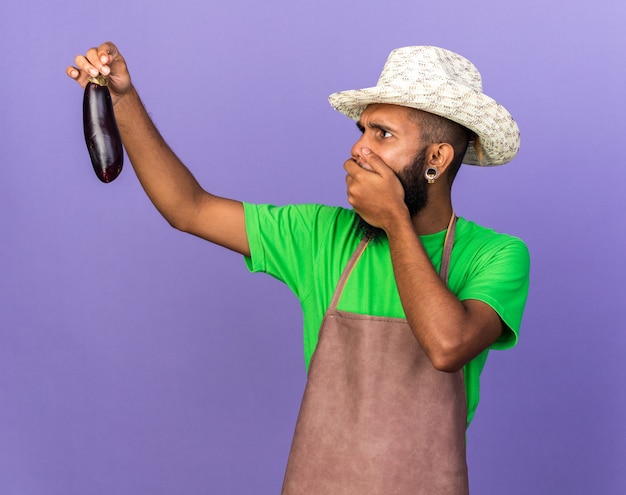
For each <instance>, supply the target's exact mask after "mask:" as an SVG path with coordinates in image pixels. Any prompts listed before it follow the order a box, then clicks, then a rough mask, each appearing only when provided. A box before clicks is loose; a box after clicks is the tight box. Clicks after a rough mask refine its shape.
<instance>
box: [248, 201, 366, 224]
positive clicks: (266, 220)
mask: <svg viewBox="0 0 626 495" xmlns="http://www.w3.org/2000/svg"><path fill="white" fill-rule="evenodd" d="M244 211H245V214H246V220H247V224H248V227H249V228H250V227H251V226H252V225H253V224H258V225H259V226H261V227H269V226H270V225H272V224H275V225H277V226H278V227H280V228H286V227H290V228H295V229H313V228H316V226H317V228H319V227H322V228H323V227H324V226H330V225H333V224H338V225H342V226H352V225H353V223H354V217H355V213H354V212H353V211H352V210H348V209H346V208H342V207H339V206H327V205H322V204H314V203H310V204H290V205H282V206H276V205H272V204H252V203H244Z"/></svg>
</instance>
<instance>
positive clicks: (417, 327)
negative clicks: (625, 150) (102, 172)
mask: <svg viewBox="0 0 626 495" xmlns="http://www.w3.org/2000/svg"><path fill="white" fill-rule="evenodd" d="M67 73H68V75H69V76H70V77H71V78H73V79H75V80H76V81H77V82H78V83H79V84H80V85H81V86H84V85H85V84H86V82H87V80H88V78H89V77H90V76H96V75H97V74H98V73H101V74H103V75H104V76H106V77H108V79H109V88H110V90H111V94H112V97H113V101H114V105H115V113H116V117H117V120H118V125H119V127H120V132H121V135H122V139H123V142H124V145H125V147H126V151H127V153H128V156H129V157H130V160H131V162H132V164H133V167H134V169H135V171H136V173H137V176H138V178H139V180H140V181H141V183H142V185H143V187H144V189H145V191H146V193H147V194H148V196H149V197H150V199H151V200H152V201H153V203H154V204H155V206H156V207H157V209H158V210H159V211H160V212H161V214H163V216H164V217H165V218H166V219H167V220H168V221H169V222H170V224H171V225H172V226H173V227H175V228H177V229H180V230H183V231H186V232H189V233H192V234H194V235H197V236H200V237H203V238H205V239H207V240H209V241H211V242H214V243H217V244H220V245H222V246H225V247H227V248H229V249H232V250H235V251H237V252H239V253H241V254H243V255H244V256H245V257H246V258H245V259H246V262H247V264H248V266H249V268H250V269H251V270H253V271H263V272H266V273H269V274H271V275H273V276H275V277H277V278H279V279H280V280H283V281H284V282H285V283H286V284H287V285H288V286H289V287H290V288H291V289H292V290H293V291H294V293H295V294H296V295H297V296H298V297H299V299H300V301H301V303H302V307H303V310H304V326H305V334H304V335H305V338H304V347H305V356H306V364H307V367H308V380H307V386H306V388H305V392H304V397H303V400H302V406H301V410H300V414H299V417H298V421H297V426H296V432H295V434H294V440H293V444H292V448H291V452H290V456H289V461H288V465H287V471H286V474H285V481H284V485H283V493H285V494H300V493H302V494H325V493H328V494H331V493H332V494H337V493H342V494H370V493H371V494H389V493H394V494H403V493H427V494H434V493H437V494H463V493H467V491H468V482H467V466H466V461H465V429H466V426H467V425H468V424H469V422H470V420H471V418H472V416H473V414H474V411H475V409H476V406H477V404H478V391H479V376H480V373H481V371H482V369H483V366H484V364H485V360H486V358H487V354H488V351H489V350H490V349H505V348H509V347H512V346H514V345H515V343H516V341H517V334H518V331H519V326H520V322H521V318H522V312H523V308H524V305H525V301H526V295H527V291H528V272H529V258H528V251H527V249H526V247H525V245H524V244H523V242H522V241H520V240H519V239H516V238H513V237H510V236H507V235H503V234H498V233H496V232H494V231H492V230H489V229H486V228H484V227H480V226H478V225H476V224H474V223H473V222H470V221H467V220H465V219H463V218H457V216H456V215H455V214H454V211H453V208H452V202H451V186H452V182H453V180H454V176H455V174H456V172H457V171H458V168H459V166H460V165H461V163H468V164H475V165H500V164H504V163H507V162H508V161H510V160H512V159H513V158H514V157H515V155H516V154H517V151H518V148H519V131H518V128H517V125H516V123H515V121H514V120H513V119H512V118H511V116H510V115H509V113H508V112H507V111H506V110H505V109H504V108H503V107H502V106H501V105H499V104H498V103H496V102H495V101H494V100H492V99H491V98H489V97H488V96H486V95H484V94H483V93H482V83H481V78H480V74H479V73H478V71H477V70H476V68H475V67H474V66H473V65H472V64H471V63H470V62H469V61H468V60H466V59H464V58H463V57H461V56H459V55H457V54H455V53H452V52H450V51H447V50H444V49H441V48H436V47H428V46H418V47H406V48H400V49H398V50H394V51H393V52H392V53H391V54H390V55H389V58H388V60H387V63H386V64H385V67H384V68H383V71H382V73H381V76H380V79H379V81H378V83H377V85H376V86H375V87H373V88H367V89H363V90H357V91H345V92H341V93H335V94H333V95H331V96H330V102H331V104H332V105H333V106H334V107H335V108H336V109H337V110H339V111H340V112H342V113H344V114H345V115H347V116H349V117H350V118H352V119H354V120H356V121H357V125H358V127H359V129H360V130H361V131H362V136H361V138H360V139H359V140H358V141H357V142H356V143H355V144H354V146H353V147H352V150H351V156H350V159H348V160H347V161H346V162H345V164H344V168H345V170H346V173H347V175H346V184H347V191H348V200H349V202H350V204H351V205H352V206H353V210H347V209H343V208H337V207H327V206H323V205H289V206H284V207H274V206H271V205H252V204H247V203H241V202H238V201H233V200H230V199H225V198H221V197H218V196H215V195H213V194H210V193H208V192H206V191H204V190H203V189H202V188H201V187H200V185H199V184H198V183H197V182H196V180H195V179H194V178H193V176H192V175H191V173H190V172H189V171H188V170H187V168H186V167H185V166H184V165H183V164H182V163H181V162H180V161H179V160H178V158H177V157H176V156H175V154H174V153H173V152H172V151H171V150H170V148H169V147H168V146H167V144H166V143H165V141H164V140H163V138H162V137H161V136H160V135H159V133H158V131H157V130H156V129H155V127H154V125H153V124H152V122H151V120H150V118H149V117H148V115H147V113H146V111H145V109H144V107H143V105H142V103H141V101H140V99H139V96H138V95H137V92H136V91H135V89H134V87H133V85H132V83H131V80H130V76H129V73H128V70H127V68H126V63H125V61H124V58H123V57H122V55H121V54H120V52H119V51H118V49H117V48H116V47H115V45H113V44H112V43H105V44H103V45H101V46H100V47H98V48H92V49H90V50H89V51H88V52H87V54H86V55H85V56H82V55H80V56H77V57H76V59H75V67H68V69H67Z"/></svg>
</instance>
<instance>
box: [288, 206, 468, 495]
mask: <svg viewBox="0 0 626 495" xmlns="http://www.w3.org/2000/svg"><path fill="white" fill-rule="evenodd" d="M455 220H456V218H455V217H454V216H453V218H452V220H451V222H450V225H449V226H448V234H447V235H446V242H445V246H444V253H443V257H442V265H441V270H440V275H441V277H442V279H443V280H444V281H447V270H448V264H449V259H450V252H451V250H452V243H453V237H454V227H455ZM367 243H368V240H367V239H364V240H363V241H361V243H360V244H359V246H358V247H357V249H356V251H355V252H354V254H353V255H352V257H351V258H350V261H349V262H348V265H347V266H346V268H345V269H344V271H343V273H342V276H341V279H340V280H339V283H338V284H337V287H336V289H335V293H334V295H333V299H332V301H331V304H330V306H329V308H328V310H327V312H326V314H325V315H324V320H323V322H322V326H321V328H320V332H319V341H318V344H317V347H316V350H315V352H314V354H313V356H312V358H311V362H310V365H309V373H308V378H307V385H306V387H305V390H304V396H303V399H302V404H301V407H300V413H299V415H298V420H297V423H296V429H295V433H294V438H293V443H292V446H291V451H290V454H289V459H288V462H287V469H286V473H285V479H284V482H283V489H282V494H283V495H325V494H328V495H331V494H332V495H352V494H354V495H370V494H371V495H374V494H376V495H378V494H380V495H403V494H424V495H439V494H441V495H443V494H445V495H464V494H467V493H469V488H468V479H467V464H466V459H465V450H466V449H465V429H466V422H467V408H466V400H465V388H464V383H463V374H462V371H459V372H457V373H445V372H441V371H438V370H436V369H435V368H434V367H433V366H432V364H431V362H430V360H429V359H428V356H427V355H426V354H425V353H424V351H423V349H422V348H421V346H420V345H419V343H418V342H417V339H416V338H415V336H414V335H413V332H412V331H411V328H410V327H409V324H408V323H407V321H406V320H405V319H402V318H382V317H373V316H367V315H360V314H354V313H348V312H344V311H339V310H337V303H338V301H339V298H340V296H341V293H342V291H343V288H344V286H345V284H346V281H347V280H348V277H349V275H350V272H351V271H352V269H353V268H354V266H355V265H356V263H357V261H358V259H359V257H360V255H361V254H362V253H363V251H364V250H365V248H366V246H367Z"/></svg>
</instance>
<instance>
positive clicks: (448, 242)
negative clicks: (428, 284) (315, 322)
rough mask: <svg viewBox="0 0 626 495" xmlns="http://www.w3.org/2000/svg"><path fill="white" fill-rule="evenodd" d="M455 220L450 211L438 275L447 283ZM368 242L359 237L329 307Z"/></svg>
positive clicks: (335, 307)
mask: <svg viewBox="0 0 626 495" xmlns="http://www.w3.org/2000/svg"><path fill="white" fill-rule="evenodd" d="M456 220H457V216H456V215H455V214H454V211H453V212H452V216H451V217H450V222H449V223H448V230H447V232H446V238H445V240H444V243H443V254H442V255H441V266H440V267H439V276H440V277H441V280H443V282H444V283H445V284H446V285H448V271H449V268H450V256H451V254H452V246H453V245H454V233H455V231H456ZM369 242H370V237H369V236H366V237H363V239H361V242H359V245H358V246H357V247H356V249H355V250H354V252H353V253H352V256H350V259H349V260H348V264H347V265H346V267H345V268H344V270H343V272H342V274H341V278H340V279H339V282H337V286H336V287H335V292H334V294H333V298H332V300H331V301H330V306H329V309H333V310H334V309H337V304H338V303H339V298H340V297H341V293H342V292H343V288H344V286H345V285H346V282H347V281H348V278H349V277H350V274H351V273H352V270H353V269H354V267H355V266H356V264H357V262H358V261H359V259H360V258H361V255H362V254H363V252H364V251H365V248H366V247H367V245H368V244H369Z"/></svg>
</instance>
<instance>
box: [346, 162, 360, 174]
mask: <svg viewBox="0 0 626 495" xmlns="http://www.w3.org/2000/svg"><path fill="white" fill-rule="evenodd" d="M343 169H344V170H345V171H346V172H347V173H348V174H350V175H352V174H353V173H354V172H356V171H358V170H360V167H359V164H358V163H357V162H356V161H354V160H353V159H352V158H351V159H349V160H346V161H345V162H344V164H343Z"/></svg>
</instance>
